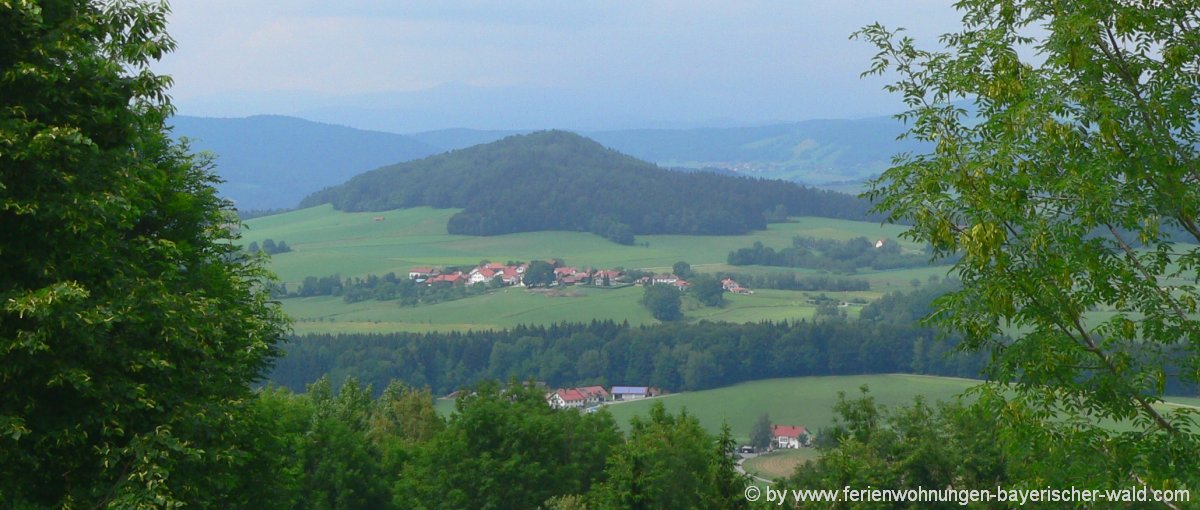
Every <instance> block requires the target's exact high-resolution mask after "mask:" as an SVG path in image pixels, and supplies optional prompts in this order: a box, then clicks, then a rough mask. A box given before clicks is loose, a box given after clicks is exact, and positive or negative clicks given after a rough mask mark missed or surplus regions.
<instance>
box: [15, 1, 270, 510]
mask: <svg viewBox="0 0 1200 510" xmlns="http://www.w3.org/2000/svg"><path fill="white" fill-rule="evenodd" d="M166 14H167V13H166V8H165V5H163V4H159V3H148V2H137V1H123V0H112V1H106V2H90V1H82V0H57V1H45V2H23V1H18V2H0V232H3V234H2V235H0V381H2V382H0V501H4V502H5V503H4V504H5V505H6V506H10V507H13V506H15V507H18V508H21V507H25V506H31V507H39V508H41V507H78V508H99V507H106V506H107V507H111V508H149V507H155V508H158V507H174V506H178V505H179V504H182V503H189V504H191V505H192V506H194V507H196V508H204V507H221V506H224V504H225V503H227V502H228V501H229V499H228V498H227V497H226V496H227V495H228V492H229V491H230V490H233V488H234V487H235V486H237V485H238V484H239V481H238V480H237V478H236V476H235V474H234V473H236V471H237V466H238V465H239V464H240V463H241V462H243V461H244V458H242V457H241V456H240V453H239V452H240V451H241V450H240V449H239V447H238V443H239V441H242V440H243V439H244V438H241V437H238V436H237V431H238V430H240V428H239V427H237V426H235V425H236V424H235V423H234V420H235V417H237V416H239V414H240V413H241V410H242V409H243V407H244V405H245V402H246V400H247V399H248V398H250V392H249V388H248V385H249V383H250V382H251V381H253V380H255V379H256V378H257V377H258V376H259V375H260V374H261V373H262V371H263V369H264V368H265V367H266V366H267V364H268V361H269V359H270V357H271V356H272V354H273V352H274V351H273V347H272V345H273V344H274V342H275V341H276V340H277V339H278V338H279V337H280V336H281V334H282V328H283V320H282V318H281V314H280V313H279V312H278V310H277V309H276V308H274V307H273V306H271V305H269V304H268V302H267V295H266V293H265V290H266V287H265V286H264V285H263V276H264V274H263V272H262V270H261V269H260V265H259V259H258V258H257V257H253V256H250V257H247V256H245V255H243V254H239V250H238V249H237V247H236V246H234V245H233V244H231V240H232V239H233V238H234V237H235V233H234V232H233V231H232V230H231V226H232V225H233V224H234V223H235V222H236V221H237V220H236V216H234V215H233V214H232V212H231V211H230V210H229V209H228V208H227V206H228V204H227V203H226V202H224V201H223V200H221V199H220V198H218V197H217V195H216V192H215V191H214V189H213V187H212V184H213V182H214V177H213V175H212V173H211V168H210V165H209V163H208V162H207V161H206V160H204V159H203V158H198V157H195V156H192V155H190V154H189V153H188V150H187V147H186V146H184V145H181V144H179V143H177V142H175V141H173V139H172V138H171V137H170V136H168V134H167V132H166V130H165V127H164V121H165V119H166V118H167V117H168V116H169V115H170V114H171V107H170V105H169V103H168V101H167V99H166V97H165V91H166V87H167V85H168V83H169V79H168V78H166V77H163V76H158V75H156V74H154V73H152V72H151V71H150V70H149V64H150V62H151V61H153V60H155V59H158V58H160V57H161V56H162V55H163V54H164V53H166V52H167V51H170V50H171V49H172V48H173V47H174V43H173V42H172V40H171V39H170V38H169V37H168V36H167V35H166V33H165V31H164V29H165V25H166Z"/></svg>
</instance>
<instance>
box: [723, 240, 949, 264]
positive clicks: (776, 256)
mask: <svg viewBox="0 0 1200 510" xmlns="http://www.w3.org/2000/svg"><path fill="white" fill-rule="evenodd" d="M877 244H879V241H875V242H873V241H871V240H869V239H867V238H866V237H855V238H853V239H848V240H845V241H839V240H836V239H817V238H813V237H807V236H796V237H794V238H792V245H791V246H789V247H787V248H782V249H779V250H776V249H775V248H772V247H770V246H763V244H762V242H761V241H755V242H754V245H753V246H751V247H749V248H739V249H737V250H734V251H731V252H729V256H727V257H726V261H727V262H728V263H729V264H730V265H734V266H748V265H760V266H781V267H802V268H806V269H820V270H825V271H838V272H845V273H851V272H854V271H856V270H859V269H863V268H870V269H873V270H876V271H883V270H887V269H900V268H907V267H925V266H928V265H929V264H930V258H931V257H930V256H929V255H926V254H920V255H918V254H905V253H901V250H900V244H899V243H897V242H896V241H882V244H879V246H876V245H877ZM950 262H953V261H952V260H943V261H940V262H939V263H950Z"/></svg>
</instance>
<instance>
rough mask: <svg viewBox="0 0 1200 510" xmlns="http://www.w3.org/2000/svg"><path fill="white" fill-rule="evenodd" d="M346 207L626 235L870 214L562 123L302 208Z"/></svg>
mask: <svg viewBox="0 0 1200 510" xmlns="http://www.w3.org/2000/svg"><path fill="white" fill-rule="evenodd" d="M322 203H332V204H333V205H334V207H336V208H337V209H339V210H344V211H380V210H388V209H397V208H405V207H416V206H423V205H427V206H433V207H461V208H463V211H462V212H460V213H458V214H456V215H454V216H453V217H451V218H450V220H449V223H448V224H447V228H448V230H449V231H450V233H452V234H467V235H497V234H507V233H512V232H530V231H539V230H575V231H587V232H594V233H596V234H598V235H601V236H604V237H606V238H608V239H611V240H613V241H616V242H619V243H622V244H631V243H633V240H634V239H633V235H634V234H692V235H696V234H700V235H717V234H742V233H746V232H749V231H751V230H759V229H763V228H766V219H765V218H764V216H763V211H767V210H771V209H773V208H775V207H776V206H777V205H780V204H782V205H783V206H784V207H785V208H786V210H787V212H788V213H789V214H792V215H804V216H823V217H833V218H843V219H856V220H857V219H863V218H867V217H869V215H868V214H867V212H866V210H867V206H866V203H865V202H863V201H861V200H859V199H857V198H854V197H851V196H849V195H843V194H839V193H833V192H829V191H821V190H816V189H810V188H804V187H801V186H798V185H796V184H792V183H787V182H782V181H765V180H756V179H747V178H738V177H728V176H721V175H717V174H712V173H706V172H701V173H691V174H685V173H680V172H672V171H670V170H666V169H662V168H659V167H657V166H655V165H652V164H650V163H646V162H643V161H638V160H636V159H634V158H631V157H629V156H625V155H623V154H620V153H618V152H615V151H612V150H609V149H605V148H604V147H602V146H600V145H599V144H597V143H596V142H594V141H591V140H588V139H586V138H583V137H581V136H579V135H575V134H572V133H567V132H562V131H545V132H537V133H533V134H529V135H521V136H512V137H509V138H505V139H503V140H500V141H498V142H493V143H490V144H487V145H480V146H476V147H471V148H468V149H462V150H457V151H453V152H449V153H446V154H442V155H437V156H432V157H429V158H425V159H422V160H419V161H414V162H409V163H402V164H400V165H396V166H391V167H385V168H380V169H377V170H374V171H371V172H367V173H365V174H362V175H359V176H357V177H355V178H353V179H351V180H350V181H348V182H347V183H346V184H344V185H342V186H337V187H333V188H328V189H325V190H323V191H320V192H318V193H314V194H313V195H311V196H309V197H308V198H306V199H304V201H303V202H302V203H301V206H302V207H308V206H313V205H318V204H322Z"/></svg>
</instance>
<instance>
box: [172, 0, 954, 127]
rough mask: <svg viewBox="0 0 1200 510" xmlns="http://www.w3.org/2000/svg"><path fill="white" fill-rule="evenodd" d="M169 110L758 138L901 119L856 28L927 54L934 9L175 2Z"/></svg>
mask: <svg viewBox="0 0 1200 510" xmlns="http://www.w3.org/2000/svg"><path fill="white" fill-rule="evenodd" d="M171 6H172V14H171V16H170V18H169V23H170V24H169V26H168V30H169V31H170V33H171V34H172V36H173V37H174V38H175V40H176V42H177V43H178V49H177V50H176V51H175V52H174V53H172V54H170V55H168V56H167V57H166V58H165V59H164V60H163V61H162V62H160V63H159V64H157V65H156V67H155V70H156V71H159V72H162V73H165V74H169V75H171V76H172V77H173V79H174V86H173V88H172V92H171V96H172V97H173V100H174V102H175V104H176V106H177V107H178V109H179V113H180V114H185V115H199V116H219V117H238V116H247V115H254V114H284V115H295V116H299V117H304V118H309V119H311V120H321V121H326V122H333V123H338V124H345V125H351V126H355V127H361V128H369V129H382V130H388V131H396V132H413V131H421V130H429V129H443V128H450V127H468V128H480V129H536V128H557V127H561V128H574V129H619V128H639V127H696V126H723V125H761V124H769V123H776V122H793V121H800V120H806V119H814V118H861V117H868V116H875V115H887V114H892V113H895V112H897V111H899V110H900V109H901V103H900V100H899V98H898V97H895V96H893V95H890V94H888V93H886V92H884V91H883V90H882V87H883V85H885V83H886V80H884V79H882V78H879V77H873V78H866V79H860V78H859V74H860V73H861V72H862V71H863V70H864V69H866V68H867V66H868V65H869V60H870V58H871V56H872V55H873V54H874V52H875V50H874V48H872V47H871V46H870V45H868V44H867V43H865V42H863V41H857V40H853V41H852V40H849V35H850V34H851V33H852V32H854V31H855V30H857V29H858V28H860V27H862V26H864V25H867V24H870V23H872V22H876V21H878V22H880V23H882V24H884V25H886V26H889V27H905V28H906V29H908V33H909V35H912V36H913V37H915V38H916V39H917V40H918V41H919V42H922V43H924V44H925V45H926V46H929V47H932V46H934V45H935V44H936V41H937V36H938V35H940V34H942V33H946V32H951V31H954V30H956V29H957V28H958V26H959V19H960V15H959V14H958V13H957V12H955V10H954V9H953V7H952V1H951V0H817V1H812V0H783V1H755V0H739V1H707V0H696V1H673V0H661V1H660V0H640V1H636V2H634V1H603V2H601V1H587V0H580V1H561V0H535V1H505V2H501V1H470V0H442V1H436V2H434V1H405V2H388V1H383V0H373V1H368V0H339V1H336V2H335V1H328V0H256V1H254V2H246V1H244V0H236V1H235V0H176V1H174V2H172V3H171Z"/></svg>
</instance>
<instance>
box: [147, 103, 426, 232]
mask: <svg viewBox="0 0 1200 510" xmlns="http://www.w3.org/2000/svg"><path fill="white" fill-rule="evenodd" d="M170 123H171V124H172V125H174V134H175V136H177V137H187V138H188V139H189V140H190V141H191V144H192V149H193V150H194V151H201V150H204V151H210V152H212V153H214V154H216V156H217V161H216V163H217V175H219V176H220V177H221V179H222V180H224V181H225V182H223V183H221V184H220V185H218V186H217V189H218V190H219V191H220V193H221V195H222V196H224V197H226V198H229V199H232V200H233V201H234V203H235V204H236V205H237V207H238V208H239V209H241V210H250V209H276V208H290V207H295V206H296V203H297V202H299V201H300V199H301V198H304V196H305V195H308V194H309V193H312V192H313V191H316V190H318V189H321V188H322V187H324V186H331V185H334V184H337V183H340V182H344V181H345V180H346V179H349V178H350V177H353V176H354V175H357V174H359V173H361V172H365V171H367V170H370V169H373V168H378V167H380V166H382V165H389V164H394V163H398V162H401V161H408V160H411V159H416V158H421V157H425V156H428V155H430V154H434V153H436V152H440V151H441V149H439V148H437V147H435V146H433V145H429V144H427V143H424V142H421V141H418V140H416V139H413V138H410V137H406V136H403V135H397V134H393V133H383V132H379V131H364V130H360V129H353V128H348V127H343V126H335V125H332V124H321V123H317V122H310V121H307V120H303V119H297V118H294V117H281V116H274V115H261V116H254V117H247V118H235V119H215V118H203V117H186V116H177V117H173V118H172V119H171V121H170Z"/></svg>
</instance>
